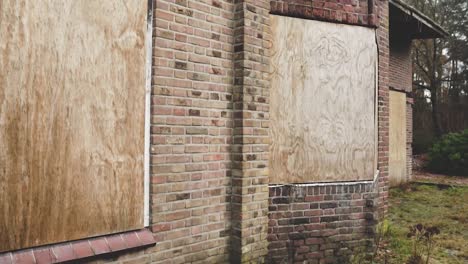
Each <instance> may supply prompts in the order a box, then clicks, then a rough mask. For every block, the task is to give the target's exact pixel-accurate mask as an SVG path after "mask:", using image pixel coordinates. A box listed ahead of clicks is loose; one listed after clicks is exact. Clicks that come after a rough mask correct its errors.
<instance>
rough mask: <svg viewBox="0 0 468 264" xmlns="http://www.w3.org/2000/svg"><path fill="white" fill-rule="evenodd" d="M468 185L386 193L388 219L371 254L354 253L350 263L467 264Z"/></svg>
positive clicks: (412, 186) (419, 186) (420, 185)
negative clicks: (387, 195) (388, 196)
mask: <svg viewBox="0 0 468 264" xmlns="http://www.w3.org/2000/svg"><path fill="white" fill-rule="evenodd" d="M466 201H468V186H466V187H460V186H459V187H453V186H448V185H437V184H423V183H412V184H408V185H406V186H402V187H399V188H392V189H391V190H390V209H389V214H388V219H387V220H386V221H383V222H382V223H381V224H379V226H378V227H377V230H376V235H375V237H374V243H375V244H376V247H375V249H376V250H375V251H374V252H371V253H369V251H362V252H354V253H355V254H354V255H353V256H352V258H351V261H350V263H352V264H426V263H430V264H439V263H440V264H442V263H450V264H465V263H468V203H466Z"/></svg>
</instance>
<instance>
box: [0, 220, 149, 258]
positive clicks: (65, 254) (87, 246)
mask: <svg viewBox="0 0 468 264" xmlns="http://www.w3.org/2000/svg"><path fill="white" fill-rule="evenodd" d="M154 244H156V241H155V239H154V237H153V233H152V232H151V231H150V230H148V229H146V228H145V229H141V230H137V231H130V232H125V233H120V234H114V235H108V236H101V237H95V238H89V239H83V240H77V241H73V242H64V243H59V244H54V245H48V246H41V247H37V248H30V249H22V250H18V251H12V252H4V253H0V264H36V263H38V264H42V263H60V262H68V261H73V260H80V259H84V258H89V257H94V256H101V255H104V254H109V253H115V252H120V251H124V250H129V249H135V248H140V247H147V246H151V245H154Z"/></svg>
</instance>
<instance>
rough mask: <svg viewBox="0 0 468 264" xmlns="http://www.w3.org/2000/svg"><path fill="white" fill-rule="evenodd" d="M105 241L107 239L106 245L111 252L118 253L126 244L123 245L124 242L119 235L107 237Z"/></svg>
mask: <svg viewBox="0 0 468 264" xmlns="http://www.w3.org/2000/svg"><path fill="white" fill-rule="evenodd" d="M106 239H107V244H108V245H109V247H110V249H111V250H112V251H119V250H122V249H126V248H127V244H126V243H125V241H124V240H123V239H122V236H120V235H113V236H108V237H106Z"/></svg>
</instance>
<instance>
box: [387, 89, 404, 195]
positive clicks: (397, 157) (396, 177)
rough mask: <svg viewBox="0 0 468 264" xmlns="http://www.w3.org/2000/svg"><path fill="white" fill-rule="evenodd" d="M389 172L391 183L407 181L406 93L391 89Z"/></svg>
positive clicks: (396, 183)
mask: <svg viewBox="0 0 468 264" xmlns="http://www.w3.org/2000/svg"><path fill="white" fill-rule="evenodd" d="M389 112H390V113H389V115H390V117H389V118H390V120H389V121H390V122H389V123H390V129H389V161H388V174H389V178H390V185H392V186H394V185H398V184H400V183H402V182H405V181H406V161H407V159H406V94H405V93H402V92H397V91H390V109H389Z"/></svg>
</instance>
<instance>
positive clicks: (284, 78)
mask: <svg viewBox="0 0 468 264" xmlns="http://www.w3.org/2000/svg"><path fill="white" fill-rule="evenodd" d="M271 24H272V31H273V40H272V43H273V48H272V52H273V54H272V62H271V64H272V75H271V84H272V86H271V103H270V127H271V146H270V183H306V182H329V181H350V180H369V179H373V177H374V173H375V169H376V166H375V164H376V150H375V148H376V122H375V101H376V99H375V93H376V77H377V47H376V38H375V30H373V29H370V28H364V27H358V26H349V25H340V24H333V23H325V22H319V21H312V20H304V19H298V18H290V17H281V16H271Z"/></svg>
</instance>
